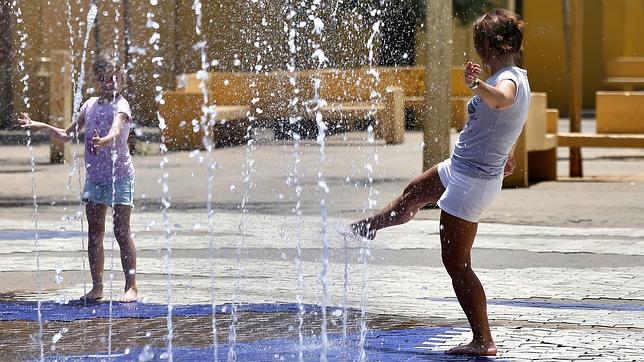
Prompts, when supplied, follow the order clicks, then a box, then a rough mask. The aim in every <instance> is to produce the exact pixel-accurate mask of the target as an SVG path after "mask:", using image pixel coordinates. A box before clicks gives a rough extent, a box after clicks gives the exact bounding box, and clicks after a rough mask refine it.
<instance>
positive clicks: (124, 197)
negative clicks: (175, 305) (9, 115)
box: [19, 58, 138, 302]
mask: <svg viewBox="0 0 644 362" xmlns="http://www.w3.org/2000/svg"><path fill="white" fill-rule="evenodd" d="M93 68H94V69H93V70H94V76H95V78H96V86H97V89H98V90H99V94H100V95H99V96H98V97H91V98H90V99H88V100H87V101H86V102H85V103H84V104H83V106H82V107H81V109H80V114H79V116H78V118H77V119H76V120H75V121H74V123H72V124H71V125H70V126H69V127H68V128H67V129H61V128H57V127H53V126H51V125H48V124H46V123H42V122H37V121H33V120H31V119H30V118H29V116H28V115H26V114H24V113H23V115H22V117H21V118H19V122H20V124H21V127H22V128H29V129H31V130H33V131H39V130H43V131H45V132H46V133H47V134H48V135H49V137H53V138H56V139H59V140H62V141H70V140H72V139H73V138H74V132H76V131H77V130H80V129H81V128H83V126H84V127H85V129H86V133H85V134H86V136H85V168H86V170H87V177H86V180H85V188H84V190H83V201H85V203H86V212H87V223H88V224H89V229H88V245H87V250H88V256H89V265H90V270H91V274H92V290H90V291H89V293H87V294H86V295H84V296H83V297H82V298H81V299H84V300H87V301H97V300H100V299H102V298H103V268H104V264H105V254H104V251H103V237H104V236H105V215H106V213H107V207H108V206H111V207H112V209H113V211H114V212H113V219H114V220H113V221H114V236H115V237H116V240H117V242H118V244H119V248H120V249H121V264H122V266H123V272H124V273H125V292H124V294H123V295H122V296H121V297H120V301H122V302H134V301H136V300H137V298H138V296H137V288H136V248H135V247H134V241H133V240H132V236H131V234H130V213H131V211H132V207H133V206H134V205H133V196H134V167H133V165H132V157H131V156H130V152H129V149H128V143H127V138H128V135H129V126H130V120H131V118H132V115H131V112H130V105H129V103H128V102H127V100H125V98H123V96H122V95H121V92H122V90H123V86H124V85H125V75H124V73H123V70H122V68H121V67H120V65H118V64H117V63H116V62H114V61H112V60H110V59H108V58H100V59H99V60H97V61H96V62H95V63H94V66H93ZM113 153H114V156H115V158H114V161H112V154H113Z"/></svg>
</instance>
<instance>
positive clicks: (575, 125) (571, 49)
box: [563, 0, 583, 177]
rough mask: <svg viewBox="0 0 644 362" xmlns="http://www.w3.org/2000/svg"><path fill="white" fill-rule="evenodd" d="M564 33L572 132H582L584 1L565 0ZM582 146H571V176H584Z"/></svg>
mask: <svg viewBox="0 0 644 362" xmlns="http://www.w3.org/2000/svg"><path fill="white" fill-rule="evenodd" d="M563 5H564V33H565V35H566V36H565V40H566V53H567V54H566V55H567V58H568V59H567V68H568V69H567V70H568V84H569V87H568V89H569V92H570V93H569V97H568V99H569V101H568V102H569V105H568V107H569V112H568V117H569V118H570V132H581V104H582V103H581V100H582V94H583V90H582V84H583V82H582V76H583V73H582V65H583V62H582V49H581V47H582V40H583V31H582V29H583V28H582V27H583V23H582V17H583V2H582V0H564V2H563ZM582 176H583V168H582V156H581V148H579V147H570V177H582Z"/></svg>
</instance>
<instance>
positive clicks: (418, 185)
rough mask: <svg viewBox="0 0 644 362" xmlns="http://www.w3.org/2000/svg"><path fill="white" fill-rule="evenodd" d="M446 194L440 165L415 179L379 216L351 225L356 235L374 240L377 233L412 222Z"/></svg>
mask: <svg viewBox="0 0 644 362" xmlns="http://www.w3.org/2000/svg"><path fill="white" fill-rule="evenodd" d="M443 192H445V187H444V186H443V183H442V182H441V180H440V177H439V176H438V165H435V166H433V167H432V168H430V169H429V170H427V171H425V172H423V173H422V174H421V175H419V176H417V177H416V178H415V179H413V180H412V181H411V182H410V183H409V185H407V187H405V190H404V191H403V193H402V194H400V195H399V196H398V197H396V198H395V199H394V200H392V201H391V202H390V203H389V204H387V205H386V206H385V207H383V208H382V210H380V211H379V212H378V213H377V214H375V215H373V216H370V217H368V218H366V219H362V220H358V221H356V222H353V223H352V224H351V228H352V229H353V231H354V232H355V233H356V234H359V235H361V236H363V237H366V238H369V239H373V238H374V237H375V236H376V231H378V230H380V229H383V228H386V227H389V226H394V225H400V224H404V223H406V222H407V221H409V220H411V219H412V218H413V217H414V216H415V215H416V213H417V212H418V210H420V209H421V208H422V207H423V206H425V205H427V204H429V203H430V202H431V203H435V202H437V201H438V199H440V197H441V195H443Z"/></svg>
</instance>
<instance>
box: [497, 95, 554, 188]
mask: <svg viewBox="0 0 644 362" xmlns="http://www.w3.org/2000/svg"><path fill="white" fill-rule="evenodd" d="M558 119H559V111H558V110H556V109H548V108H547V96H546V93H536V92H535V93H532V99H531V101H530V108H529V111H528V118H527V120H526V123H525V126H524V127H523V131H522V132H521V135H520V136H519V138H518V140H517V143H516V144H515V147H514V161H515V164H516V168H515V169H514V172H513V173H512V175H510V176H508V177H506V178H505V179H504V180H503V187H527V186H529V184H530V183H531V182H537V181H549V180H556V179H557V144H558V141H557V140H558V136H559V135H558V134H557V121H558Z"/></svg>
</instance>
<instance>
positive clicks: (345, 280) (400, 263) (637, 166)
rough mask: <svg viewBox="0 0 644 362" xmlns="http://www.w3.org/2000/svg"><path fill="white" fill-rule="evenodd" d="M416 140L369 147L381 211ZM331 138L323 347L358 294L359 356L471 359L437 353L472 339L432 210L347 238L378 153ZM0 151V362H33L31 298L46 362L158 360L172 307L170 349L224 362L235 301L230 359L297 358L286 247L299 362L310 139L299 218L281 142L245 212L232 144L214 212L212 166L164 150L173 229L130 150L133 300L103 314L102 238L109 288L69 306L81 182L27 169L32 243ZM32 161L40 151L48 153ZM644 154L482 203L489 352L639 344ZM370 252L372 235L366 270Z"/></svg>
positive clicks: (335, 353) (222, 153)
mask: <svg viewBox="0 0 644 362" xmlns="http://www.w3.org/2000/svg"><path fill="white" fill-rule="evenodd" d="M414 137H416V136H414V135H412V136H411V137H408V142H406V143H405V144H404V145H402V146H398V148H395V147H394V148H388V147H387V148H384V147H382V146H380V145H378V146H377V147H381V148H379V149H377V152H376V154H377V155H378V156H379V161H378V162H379V163H378V167H379V168H377V169H379V170H381V171H378V172H377V173H376V175H375V179H374V188H375V190H376V191H378V193H377V194H374V195H373V198H374V200H375V201H376V205H374V206H373V207H374V208H377V207H380V206H381V205H382V204H383V203H384V202H385V201H386V200H387V199H388V198H390V197H391V196H392V195H394V194H395V193H396V192H398V191H400V189H402V187H404V185H405V183H406V182H407V180H408V178H409V177H411V175H412V174H413V173H414V172H417V171H418V170H417V169H416V168H418V166H419V165H418V163H419V161H420V159H419V158H417V157H420V156H419V152H418V149H417V148H418V147H417V144H416V142H417V141H418V138H414ZM337 142H338V144H339V145H338V146H330V147H329V154H328V162H329V163H331V164H332V165H333V167H327V168H326V169H325V171H326V172H327V175H329V177H330V179H329V182H328V187H329V189H330V191H329V193H328V194H326V195H327V196H326V197H327V198H328V200H329V204H328V206H329V209H328V210H329V219H328V224H327V225H328V227H327V240H328V243H329V266H328V270H327V275H326V280H327V281H328V284H327V286H328V300H327V305H328V306H329V309H328V310H327V317H328V331H329V339H330V344H329V347H328V351H327V353H328V356H329V359H330V360H356V359H357V358H358V353H359V347H358V341H359V339H360V335H359V323H360V320H361V319H360V306H361V304H362V303H363V302H364V300H365V299H364V296H365V295H364V294H363V290H367V291H368V294H367V295H366V296H367V299H366V301H367V306H368V308H367V314H366V315H367V325H368V327H369V333H367V335H366V338H365V349H366V351H367V355H368V356H369V359H370V360H375V361H397V360H401V361H402V360H424V361H427V360H429V361H443V360H455V361H456V360H470V359H468V358H450V359H447V358H446V356H445V355H444V353H443V352H444V351H445V350H446V349H448V348H450V347H452V346H455V345H457V344H459V343H462V342H465V341H466V340H467V338H468V337H469V336H470V335H471V333H470V332H469V329H468V328H467V322H466V320H465V318H464V315H463V312H462V311H461V309H460V307H459V305H458V302H457V301H456V300H455V298H454V292H453V290H452V287H451V283H450V281H449V277H448V276H447V274H446V272H445V271H444V269H443V267H442V264H441V258H440V249H439V246H440V243H439V240H438V230H439V225H438V221H437V217H438V211H437V210H422V211H421V212H420V213H419V214H418V216H417V218H416V219H415V220H413V221H411V222H410V223H408V224H406V225H402V226H397V227H393V228H390V229H387V230H382V231H380V232H379V233H378V237H377V238H376V240H374V241H372V242H371V243H369V244H368V245H365V244H364V243H363V241H361V240H355V239H351V238H345V237H344V234H343V231H344V226H345V225H346V224H347V222H349V221H350V220H352V219H353V218H355V217H357V215H360V214H361V213H362V210H363V209H365V208H367V206H366V200H367V196H368V189H365V188H364V187H363V186H361V185H362V184H360V182H362V181H364V180H365V179H366V177H367V174H366V173H365V172H366V171H365V170H364V169H363V168H362V167H361V166H360V167H358V166H356V165H362V164H363V162H364V157H366V156H365V155H369V153H368V152H371V151H372V150H371V151H370V150H369V148H368V147H367V146H365V145H364V144H359V143H358V142H357V141H355V140H352V139H349V140H344V141H342V139H340V140H338V141H337ZM342 142H344V144H343V145H340V144H341V143H342ZM351 142H354V143H355V144H352V143H351ZM3 150H9V151H10V152H3V153H2V157H1V158H2V159H3V160H4V161H3V162H2V163H0V173H2V181H3V183H4V184H5V187H4V188H3V190H2V191H0V204H1V205H2V206H1V207H0V225H2V227H1V228H0V245H1V246H2V247H1V248H0V260H1V262H0V360H3V361H4V360H8V361H13V360H26V359H29V360H37V359H38V358H39V354H40V353H39V349H38V343H37V342H38V340H37V338H36V336H37V335H38V330H39V323H38V312H37V311H38V308H37V302H36V301H37V300H39V299H40V300H41V301H42V304H41V308H40V310H41V320H43V332H42V333H43V339H42V341H43V351H44V355H45V356H46V357H47V359H49V360H107V359H110V358H111V359H114V360H167V355H165V354H164V353H167V350H166V343H167V340H166V335H167V328H168V327H167V326H168V321H167V319H166V315H167V305H168V302H170V303H171V304H172V305H173V306H174V307H173V308H174V309H173V312H174V313H173V317H172V323H171V324H172V326H173V328H174V334H173V357H174V360H212V359H214V356H215V355H217V356H218V358H219V359H220V360H224V359H226V356H227V354H228V349H229V347H230V346H231V344H230V343H229V341H228V335H229V328H230V320H231V312H230V311H231V307H230V303H231V301H233V300H234V301H236V302H237V303H240V305H239V308H240V309H239V313H238V314H237V320H238V325H237V329H236V332H237V339H236V346H235V351H236V353H237V357H238V360H248V361H264V360H297V359H298V348H299V347H298V346H299V337H298V325H299V320H298V315H297V305H296V304H295V303H296V301H297V285H298V276H297V267H296V265H297V264H296V261H295V258H296V256H297V248H296V245H297V243H298V241H299V243H300V245H301V258H300V260H301V270H302V277H301V285H302V289H301V295H302V301H303V303H304V305H305V306H306V313H304V318H303V323H302V326H303V329H302V331H303V336H304V342H305V343H304V345H305V348H304V350H303V353H304V360H319V357H320V353H321V350H320V346H321V341H320V337H319V336H320V331H321V324H322V319H321V310H320V308H319V305H320V304H321V302H322V283H321V280H320V273H321V271H322V263H321V257H322V253H321V246H322V238H321V235H320V232H321V229H322V224H321V223H322V217H321V215H320V212H319V210H320V204H319V199H320V196H321V195H322V194H320V193H319V190H318V189H317V184H316V182H315V171H316V170H317V165H318V162H319V154H318V153H317V152H318V151H317V148H316V147H315V146H314V145H311V147H310V149H309V150H308V151H307V152H308V154H307V155H305V156H304V157H303V160H304V162H306V163H307V166H306V167H305V168H304V169H303V171H302V172H303V178H302V180H303V182H304V181H306V182H304V183H303V185H305V188H306V190H308V191H306V192H305V194H306V195H305V197H304V200H303V205H302V208H301V210H302V216H301V218H298V217H297V216H296V215H294V213H293V210H292V208H293V201H292V195H293V189H292V187H291V186H290V185H287V184H286V183H285V180H286V178H287V177H288V170H290V169H291V168H290V167H291V166H292V164H290V163H289V162H288V160H289V158H290V157H292V145H288V144H279V145H271V144H267V145H260V146H259V147H258V149H257V150H256V155H257V157H256V167H257V173H256V174H255V175H256V179H255V181H254V182H255V187H254V188H253V189H251V191H250V195H251V197H250V199H249V203H248V208H247V211H248V212H247V213H245V214H243V216H242V213H241V212H240V210H239V209H238V208H237V205H238V204H239V198H240V197H241V195H242V194H243V187H244V183H243V180H242V179H241V172H240V171H239V170H238V169H241V167H242V166H243V161H244V158H243V155H244V152H243V147H238V148H233V149H226V150H218V151H217V153H218V154H217V157H218V162H219V163H220V167H221V168H220V169H218V171H217V172H223V171H224V170H225V171H226V172H223V173H221V174H220V175H221V177H220V178H216V183H217V186H216V187H215V189H214V190H215V193H214V195H215V196H214V199H215V200H216V202H215V205H214V210H215V212H214V215H213V216H212V219H211V220H209V219H208V215H207V212H206V210H205V206H204V200H205V198H204V194H205V189H204V185H203V177H204V175H205V172H204V167H205V166H204V164H203V163H200V162H199V161H198V160H197V158H198V157H199V156H198V155H194V154H193V155H191V154H190V153H187V152H185V153H173V154H170V158H171V165H172V161H174V165H175V166H173V167H174V168H170V177H171V179H174V180H175V181H174V182H175V184H173V185H171V195H172V207H171V208H170V212H169V213H168V219H167V222H164V219H163V216H162V214H161V213H160V211H159V201H158V200H159V196H160V193H159V191H158V190H159V189H160V187H161V186H160V185H159V183H158V179H159V177H160V173H159V170H158V161H159V157H158V156H138V157H136V158H135V164H136V165H137V171H140V172H138V173H137V177H138V179H137V191H136V199H137V207H136V208H135V210H134V213H133V215H132V231H133V233H134V239H135V243H136V245H137V252H138V267H137V268H138V271H137V276H138V279H137V282H138V286H139V290H140V296H141V301H140V302H139V303H136V304H129V305H122V304H119V303H113V304H112V305H111V307H110V303H109V302H108V301H107V300H109V299H110V295H111V297H112V298H111V299H113V300H116V299H117V298H118V296H119V293H120V292H121V291H122V287H123V277H122V272H121V268H120V263H119V259H118V258H119V253H118V247H117V246H116V245H114V244H113V238H112V237H111V233H108V234H107V235H106V240H105V249H106V258H107V259H106V269H107V270H111V269H113V273H111V272H109V271H108V272H106V273H105V280H106V283H107V284H106V290H105V299H106V301H104V302H103V303H100V304H96V305H91V306H80V305H78V304H75V302H74V299H76V298H78V297H79V296H80V295H82V294H83V292H84V290H86V289H87V288H88V285H87V283H89V280H88V279H89V273H88V272H87V271H85V273H83V271H84V270H86V269H87V262H86V261H84V258H85V257H86V256H85V254H84V252H83V251H82V247H81V246H82V245H83V244H86V243H87V240H86V237H85V236H84V233H83V232H84V231H86V225H85V226H83V229H81V225H80V222H79V220H78V213H77V212H78V207H79V205H78V202H77V201H76V200H77V195H78V191H77V190H74V187H77V186H74V183H72V185H71V186H72V187H71V189H70V190H67V189H66V188H65V185H66V183H67V180H68V178H69V176H68V172H69V167H68V166H67V165H60V166H49V165H45V164H40V165H38V166H37V171H36V173H35V176H36V181H37V185H39V186H38V187H39V188H38V190H39V192H40V194H41V196H42V197H41V198H39V200H41V201H42V203H41V204H40V205H39V208H38V211H39V213H38V240H39V241H38V244H37V245H36V244H35V242H34V236H35V234H34V221H33V220H32V219H31V216H32V213H33V209H32V208H31V207H29V206H28V205H29V203H30V202H31V198H30V187H31V186H30V182H29V177H28V176H29V173H24V172H22V171H24V170H23V169H24V168H25V167H27V166H25V164H24V162H25V161H24V160H21V159H19V153H18V150H15V149H8V148H6V147H3ZM396 150H397V151H396ZM392 152H393V153H394V154H393V155H392V154H391V153H392ZM36 154H37V155H39V156H38V157H41V158H44V154H43V150H42V149H37V153H36ZM642 154H643V152H642V151H641V150H593V151H590V152H588V153H586V154H585V155H587V156H588V163H587V166H588V167H586V170H587V172H589V173H590V175H589V176H588V177H587V178H585V179H582V180H571V179H567V178H565V177H562V181H560V182H547V183H541V184H537V185H534V186H532V187H531V188H529V189H522V190H503V192H502V193H501V196H500V197H499V200H497V202H496V203H495V204H494V205H493V206H492V208H491V209H490V210H489V212H488V213H486V215H484V218H483V220H482V223H481V224H480V227H479V234H478V236H477V239H476V242H475V245H474V250H473V262H474V265H473V267H474V269H475V271H476V272H477V274H478V275H479V277H480V279H481V280H482V282H483V285H484V286H485V290H486V293H487V297H488V312H489V316H490V322H491V325H492V333H493V335H494V337H495V340H496V342H497V345H498V346H499V356H497V357H496V358H495V359H496V360H510V361H525V360H543V361H559V360H570V361H573V360H574V361H576V360H602V361H616V360H620V361H622V360H623V361H634V360H640V359H641V357H642V356H644V345H642V343H641V341H642V340H644V220H643V219H642V216H641V215H643V213H642V212H643V211H644V186H643V184H644V183H643V182H642V180H644V171H642V170H644V161H642V159H643V158H642ZM564 162H565V161H563V160H561V159H560V168H563V169H565V166H566V165H565V164H564ZM155 167H157V168H156V169H155ZM11 170H14V171H16V172H13V171H11ZM21 170H22V171H21ZM17 171H21V172H22V173H20V172H17ZM593 172H594V173H595V174H594V175H593ZM19 174H20V175H21V176H19ZM304 174H305V175H306V177H304ZM75 177H77V176H75ZM347 177H348V178H349V181H346V180H347ZM74 180H75V179H72V181H74ZM197 180H202V181H197ZM356 180H357V181H358V183H357V184H356ZM361 180H362V181H361ZM181 181H182V182H181ZM74 182H76V183H77V180H76V181H74ZM75 197H76V199H74V198H75ZM109 219H110V218H109V217H108V223H109ZM209 221H210V222H211V224H210V225H212V227H210V228H209ZM299 225H301V226H302V227H301V228H300V227H299ZM240 227H241V230H243V231H244V232H243V234H242V233H240ZM106 229H107V230H111V226H109V225H108V226H107V227H106ZM209 229H211V231H210V232H209ZM298 230H301V232H300V233H298ZM242 236H243V237H242ZM211 245H212V248H211ZM364 246H368V247H369V254H368V255H369V258H368V269H366V270H365V269H364V265H365V264H364V263H363V259H362V255H365V254H364V253H362V252H361V250H362V248H363V247H364ZM36 247H37V253H36ZM113 247H114V248H115V250H114V251H113V252H112V248H113ZM168 247H169V248H170V250H171V253H170V255H171V258H170V263H169V264H168V263H167V262H166V259H165V256H166V255H168ZM36 255H38V258H36ZM168 274H169V275H170V276H171V277H170V278H168ZM111 275H113V277H114V280H113V282H110V276H111ZM36 280H39V281H40V288H41V289H42V291H41V292H40V293H38V292H37V291H38V289H39V287H38V285H37V283H36ZM365 283H366V284H365ZM213 286H214V287H213ZM169 291H171V292H169ZM213 292H214V293H213ZM213 296H214V302H215V304H217V308H216V311H217V314H216V315H215V316H216V326H217V350H216V351H215V350H214V345H213V333H212V315H211V311H212V306H211V304H212V302H213ZM345 309H346V310H347V321H348V322H347V324H346V325H347V335H346V338H345V337H344V336H343V333H342V332H343V322H342V320H343V313H344V311H345ZM110 310H111V312H110ZM110 316H111V318H110ZM110 319H111V321H112V322H111V324H110ZM110 325H111V330H112V333H111V334H110V333H109V330H110ZM110 345H111V351H110V348H109V347H110Z"/></svg>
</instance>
